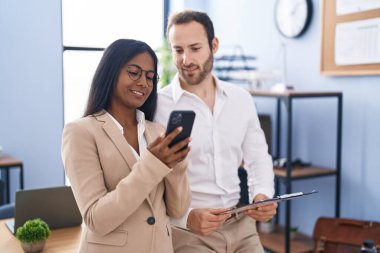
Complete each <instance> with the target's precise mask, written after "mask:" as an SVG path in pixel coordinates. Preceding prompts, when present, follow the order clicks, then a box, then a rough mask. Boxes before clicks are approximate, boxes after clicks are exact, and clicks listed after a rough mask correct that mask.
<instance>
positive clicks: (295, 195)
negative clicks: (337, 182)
mask: <svg viewBox="0 0 380 253" xmlns="http://www.w3.org/2000/svg"><path fill="white" fill-rule="evenodd" d="M314 193H318V191H317V190H312V191H311V192H295V193H290V194H284V195H280V196H277V197H275V198H272V199H264V200H260V201H256V202H254V203H252V204H249V205H245V206H241V207H231V208H230V209H229V210H227V211H224V212H221V213H220V214H226V213H230V214H239V213H241V212H244V211H246V210H249V209H254V208H256V207H257V204H261V203H267V202H281V201H284V200H291V199H295V198H299V197H303V196H307V195H310V194H314Z"/></svg>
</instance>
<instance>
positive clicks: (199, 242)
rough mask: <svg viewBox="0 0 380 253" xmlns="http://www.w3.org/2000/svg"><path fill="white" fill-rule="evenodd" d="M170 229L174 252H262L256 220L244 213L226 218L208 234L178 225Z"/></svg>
mask: <svg viewBox="0 0 380 253" xmlns="http://www.w3.org/2000/svg"><path fill="white" fill-rule="evenodd" d="M172 229H173V230H172V231H173V246H174V252H175V253H264V249H263V246H262V245H261V242H260V239H259V235H258V234H257V231H256V221H255V220H254V219H252V218H250V217H248V216H245V215H242V216H240V217H237V218H236V217H233V218H231V219H229V220H227V221H226V223H225V224H224V225H223V226H222V227H221V228H220V229H218V230H216V231H215V232H213V233H212V234H211V235H208V236H202V235H198V234H195V233H192V232H191V231H189V230H186V229H182V228H178V227H172Z"/></svg>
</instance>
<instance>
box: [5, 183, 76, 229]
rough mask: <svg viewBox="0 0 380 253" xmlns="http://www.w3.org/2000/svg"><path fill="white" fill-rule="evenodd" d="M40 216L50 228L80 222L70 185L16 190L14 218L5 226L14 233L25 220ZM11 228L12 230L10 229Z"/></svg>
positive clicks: (74, 224)
mask: <svg viewBox="0 0 380 253" xmlns="http://www.w3.org/2000/svg"><path fill="white" fill-rule="evenodd" d="M35 218H41V219H42V220H44V221H45V222H46V223H47V224H48V225H49V227H50V229H56V228H65V227H72V226H77V225H80V224H81V223H82V216H81V214H80V212H79V209H78V206H77V203H76V201H75V198H74V195H73V192H72V190H71V187H69V186H61V187H53V188H43V189H33V190H21V191H18V192H16V206H15V220H14V228H13V229H12V228H11V226H12V224H11V222H8V223H7V226H8V227H9V228H10V229H11V232H13V233H15V232H16V230H17V228H18V227H20V226H22V225H23V224H24V223H25V222H26V221H27V220H31V219H35ZM12 230H13V231H12Z"/></svg>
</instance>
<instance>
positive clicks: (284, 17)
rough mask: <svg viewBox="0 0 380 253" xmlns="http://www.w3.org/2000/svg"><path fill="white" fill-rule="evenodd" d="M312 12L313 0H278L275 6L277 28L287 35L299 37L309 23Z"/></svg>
mask: <svg viewBox="0 0 380 253" xmlns="http://www.w3.org/2000/svg"><path fill="white" fill-rule="evenodd" d="M311 12H312V5H311V0H277V3H276V8H275V22H276V26H277V29H278V30H279V31H280V33H281V34H282V35H284V36H286V37H289V38H294V37H298V36H300V35H301V34H302V33H303V32H304V31H305V30H306V28H307V26H308V25H309V23H310V20H311V14H312V13H311Z"/></svg>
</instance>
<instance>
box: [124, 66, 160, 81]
mask: <svg viewBox="0 0 380 253" xmlns="http://www.w3.org/2000/svg"><path fill="white" fill-rule="evenodd" d="M126 67H127V72H128V76H129V78H130V79H131V80H133V81H138V80H140V79H141V77H142V75H143V72H145V80H146V84H147V85H148V86H149V87H153V86H154V85H155V84H157V83H158V81H159V80H160V76H159V75H158V73H157V72H154V71H152V70H144V69H142V68H141V67H140V66H139V65H137V64H128V65H127V66H126ZM130 67H135V68H137V69H138V73H133V72H134V71H130V69H129V68H130ZM149 73H153V74H154V76H153V79H152V78H151V77H149V76H148V74H149ZM135 74H137V75H135ZM135 76H136V77H137V78H136V77H135ZM149 80H152V83H151V84H150V83H149Z"/></svg>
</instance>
